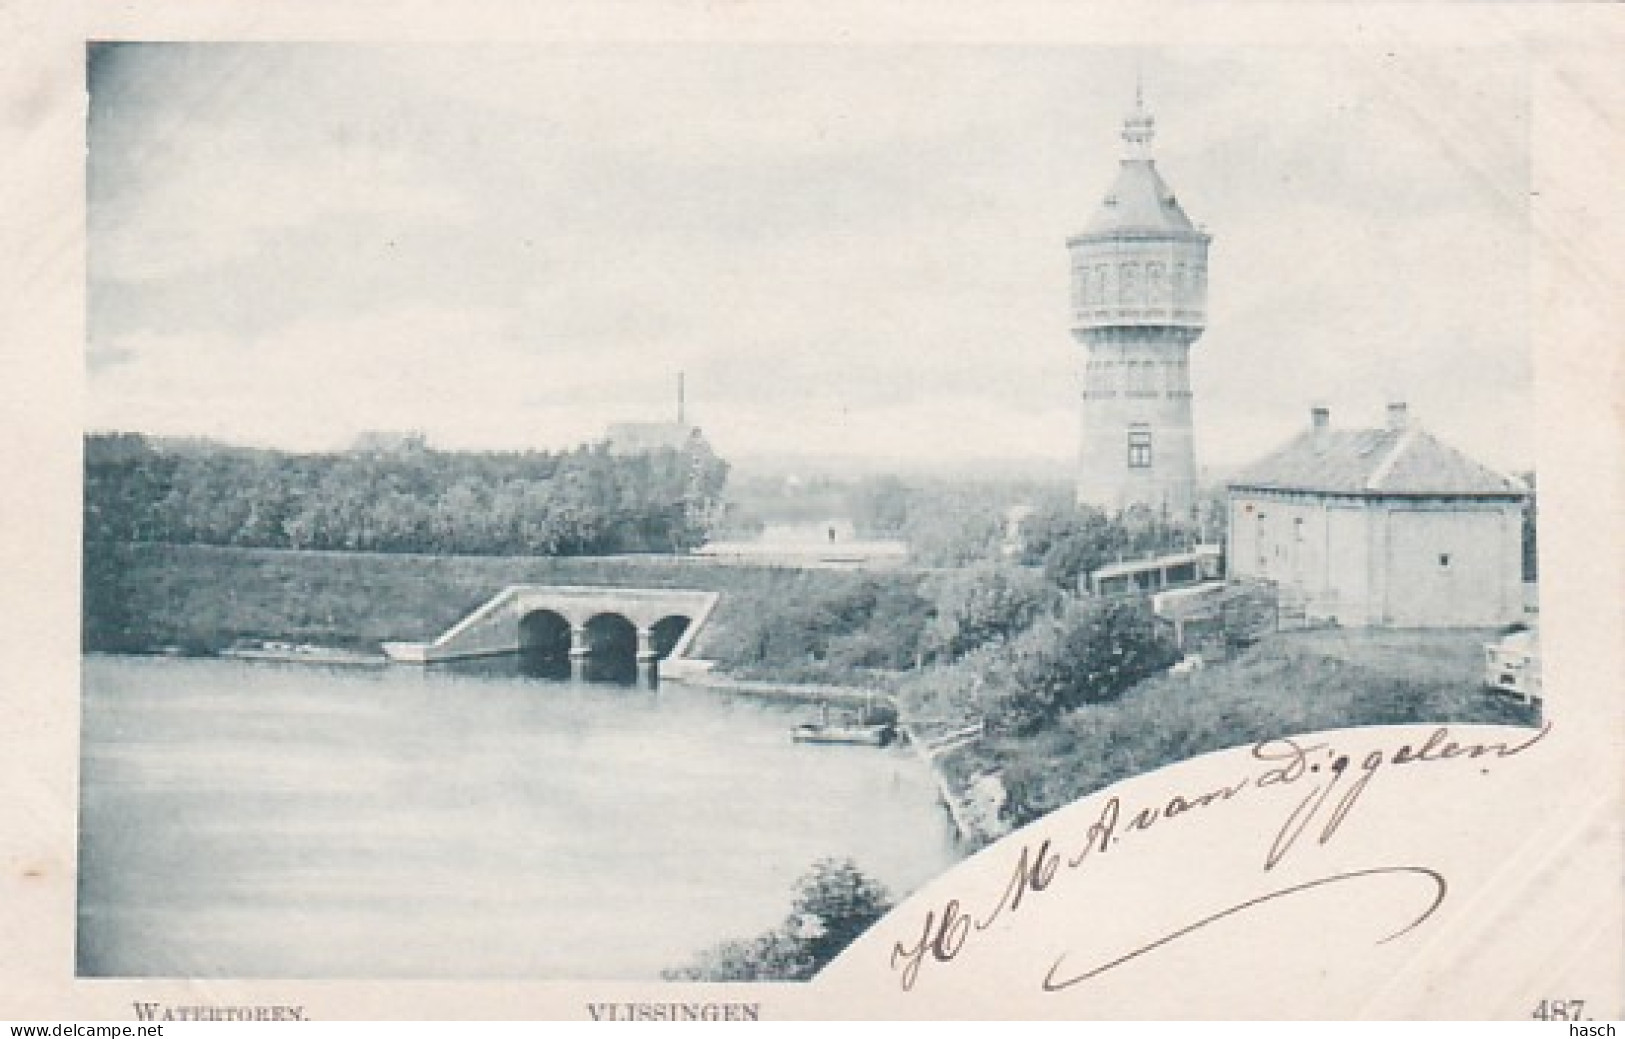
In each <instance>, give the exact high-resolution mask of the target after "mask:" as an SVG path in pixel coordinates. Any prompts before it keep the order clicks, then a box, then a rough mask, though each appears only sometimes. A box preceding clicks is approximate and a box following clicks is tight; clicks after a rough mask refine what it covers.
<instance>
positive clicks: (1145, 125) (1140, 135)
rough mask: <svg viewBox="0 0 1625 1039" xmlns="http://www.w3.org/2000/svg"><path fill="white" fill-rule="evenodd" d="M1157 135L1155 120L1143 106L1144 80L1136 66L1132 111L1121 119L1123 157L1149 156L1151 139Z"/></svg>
mask: <svg viewBox="0 0 1625 1039" xmlns="http://www.w3.org/2000/svg"><path fill="white" fill-rule="evenodd" d="M1156 135H1157V121H1156V120H1155V119H1154V118H1152V116H1151V113H1150V112H1148V111H1146V108H1145V82H1144V76H1142V75H1141V73H1140V70H1139V68H1138V66H1136V67H1135V69H1134V111H1132V112H1130V113H1129V114H1128V118H1127V119H1124V120H1123V143H1124V144H1126V145H1128V148H1127V150H1126V154H1125V155H1124V158H1128V159H1149V158H1151V141H1152V139H1153V138H1154V137H1156Z"/></svg>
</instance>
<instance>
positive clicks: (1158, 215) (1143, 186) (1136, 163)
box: [1083, 159, 1201, 238]
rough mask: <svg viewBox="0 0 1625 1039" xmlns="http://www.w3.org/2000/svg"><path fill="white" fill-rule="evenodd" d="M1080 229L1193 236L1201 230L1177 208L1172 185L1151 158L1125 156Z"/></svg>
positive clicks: (1087, 232) (1093, 232) (1095, 232)
mask: <svg viewBox="0 0 1625 1039" xmlns="http://www.w3.org/2000/svg"><path fill="white" fill-rule="evenodd" d="M1083 233H1084V234H1085V235H1089V236H1091V237H1093V236H1096V235H1099V236H1102V237H1105V236H1112V237H1117V236H1122V237H1156V238H1160V237H1163V236H1165V235H1166V236H1173V237H1178V238H1187V237H1196V236H1199V235H1201V232H1200V231H1198V230H1197V229H1196V225H1195V224H1193V223H1191V218H1190V217H1188V216H1186V215H1185V211H1184V210H1183V209H1181V208H1180V206H1179V200H1178V199H1177V198H1175V197H1174V192H1173V189H1172V188H1170V187H1169V186H1168V182H1167V181H1165V180H1163V179H1162V177H1161V175H1160V174H1158V173H1157V167H1156V165H1155V164H1154V163H1152V161H1151V160H1150V159H1124V160H1123V165H1122V168H1121V169H1119V170H1118V172H1117V179H1116V180H1115V181H1113V182H1112V186H1111V190H1110V191H1108V192H1107V193H1106V197H1105V198H1104V199H1102V200H1101V203H1100V208H1098V209H1096V210H1095V215H1094V217H1093V218H1091V219H1090V221H1089V223H1088V224H1087V225H1086V226H1085V227H1084V229H1083Z"/></svg>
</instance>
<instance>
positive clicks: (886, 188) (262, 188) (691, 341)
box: [86, 44, 1534, 474]
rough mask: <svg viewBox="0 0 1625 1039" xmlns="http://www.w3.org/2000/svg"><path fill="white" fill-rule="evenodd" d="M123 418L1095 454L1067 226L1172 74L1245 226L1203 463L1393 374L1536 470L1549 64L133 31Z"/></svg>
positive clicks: (1492, 57) (731, 444) (868, 452)
mask: <svg viewBox="0 0 1625 1039" xmlns="http://www.w3.org/2000/svg"><path fill="white" fill-rule="evenodd" d="M90 68H91V71H90V95H91V96H90V121H89V159H88V163H89V165H88V219H89V225H88V226H89V233H88V247H89V258H88V262H89V283H88V306H89V311H88V315H87V317H88V330H89V342H88V353H87V370H88V394H87V397H88V414H87V416H86V422H87V425H88V427H89V428H91V429H97V430H106V429H124V430H139V431H143V432H148V433H155V434H171V435H202V436H211V437H217V438H220V439H225V440H229V441H234V442H239V443H251V444H262V445H272V446H279V447H285V448H291V449H299V450H313V449H326V448H334V447H341V446H344V445H346V444H348V443H349V442H350V441H352V440H353V439H354V438H355V437H356V436H357V435H358V434H360V433H363V432H368V431H380V430H386V431H387V430H401V431H404V430H414V431H421V432H423V433H425V434H426V435H427V436H428V438H429V440H430V442H431V443H433V444H435V445H437V446H441V447H447V448H504V449H506V448H556V447H562V446H568V445H573V444H575V443H578V442H581V441H583V440H588V439H593V438H595V437H597V436H599V435H601V434H602V432H603V431H604V429H605V427H606V426H607V425H608V424H609V423H611V422H617V421H627V420H640V419H644V420H647V419H665V418H670V417H672V415H673V413H674V410H675V403H674V402H675V396H676V392H675V386H676V378H677V373H678V372H679V371H682V372H684V373H686V384H687V398H688V403H689V409H688V410H689V417H690V418H692V419H693V420H694V421H696V422H698V423H699V424H700V425H701V426H702V427H703V428H704V429H705V431H706V433H707V435H708V436H709V437H710V439H711V440H712V442H713V443H714V444H715V445H716V446H717V448H718V450H719V451H720V452H721V453H722V454H723V455H724V456H725V457H737V458H746V457H750V456H760V455H833V456H851V457H859V458H865V459H869V460H872V461H875V462H877V463H878V462H889V461H898V462H903V463H922V462H933V463H943V462H952V461H954V460H963V461H965V462H966V463H967V464H969V463H981V464H986V463H988V462H989V461H997V460H1002V459H1008V460H1021V461H1038V462H1055V463H1057V464H1064V463H1066V462H1067V461H1069V460H1070V459H1072V458H1074V457H1075V456H1076V453H1077V437H1078V429H1079V415H1078V403H1077V395H1078V391H1079V383H1078V367H1079V360H1080V348H1079V347H1078V346H1077V345H1076V344H1075V343H1074V342H1073V341H1072V338H1071V336H1070V334H1069V331H1068V328H1069V314H1068V304H1069V291H1068V285H1067V277H1068V263H1067V255H1066V249H1065V240H1066V237H1067V236H1068V235H1069V234H1071V233H1074V232H1076V231H1077V230H1079V229H1080V228H1081V227H1082V226H1083V224H1084V223H1085V222H1086V220H1087V219H1088V217H1089V216H1090V214H1091V213H1092V212H1093V211H1094V208H1095V207H1096V205H1097V204H1098V203H1099V200H1100V198H1101V197H1102V195H1103V194H1104V193H1105V191H1106V189H1107V186H1108V185H1109V183H1110V182H1111V180H1112V177H1113V174H1114V172H1115V170H1116V164H1117V162H1118V160H1119V157H1120V154H1121V142H1120V140H1119V138H1118V132H1119V129H1120V124H1121V120H1122V118H1123V116H1124V115H1125V114H1126V112H1127V111H1128V109H1129V107H1130V105H1131V104H1132V100H1133V94H1134V84H1135V81H1136V77H1137V76H1138V77H1139V78H1140V80H1141V81H1142V82H1143V84H1144V90H1145V97H1146V101H1147V105H1148V107H1149V108H1150V109H1151V110H1152V111H1153V112H1154V113H1155V116H1156V119H1157V131H1158V133H1157V140H1156V144H1155V153H1156V156H1157V163H1158V169H1159V171H1160V172H1161V173H1162V174H1163V176H1164V177H1165V178H1166V179H1167V180H1168V182H1169V183H1170V184H1171V185H1172V187H1173V188H1174V190H1175V191H1176V192H1177V194H1178V196H1179V198H1180V201H1181V204H1182V206H1183V207H1184V209H1185V210H1186V212H1187V213H1189V214H1190V215H1191V217H1192V219H1193V220H1196V221H1197V222H1198V223H1200V224H1202V225H1203V226H1205V228H1206V229H1207V231H1208V232H1209V233H1210V234H1212V236H1213V244H1212V247H1211V251H1210V261H1209V311H1208V327H1207V331H1206V332H1205V334H1204V335H1203V337H1202V338H1201V339H1200V340H1198V341H1197V343H1196V345H1195V347H1194V348H1193V351H1192V383H1193V386H1192V388H1193V390H1194V393H1195V398H1194V402H1195V403H1194V407H1195V421H1196V437H1197V452H1198V458H1199V462H1200V464H1201V465H1202V467H1203V468H1204V470H1206V471H1207V472H1208V473H1210V474H1222V473H1223V472H1224V471H1225V470H1227V469H1232V468H1234V467H1236V466H1238V465H1241V464H1245V463H1247V462H1249V461H1251V460H1252V459H1254V458H1256V457H1258V456H1259V455H1261V454H1263V453H1265V452H1266V451H1268V450H1270V449H1271V448H1273V447H1275V446H1277V445H1278V444H1279V443H1281V442H1282V441H1283V440H1285V439H1286V438H1287V437H1289V436H1291V435H1293V434H1294V433H1295V432H1296V431H1297V430H1298V429H1300V428H1301V427H1302V426H1304V425H1305V424H1306V423H1307V418H1308V410H1309V407H1310V406H1311V404H1313V403H1324V404H1326V405H1328V406H1329V407H1330V408H1331V411H1332V420H1333V422H1334V424H1337V425H1349V426H1360V425H1375V424H1379V423H1380V422H1381V420H1382V418H1381V413H1382V408H1383V405H1384V404H1385V403H1386V402H1387V401H1388V400H1391V399H1392V400H1405V401H1407V402H1408V403H1409V405H1410V410H1411V413H1412V415H1413V416H1415V418H1416V420H1417V421H1418V422H1419V423H1420V424H1422V425H1424V426H1426V427H1427V428H1429V429H1431V430H1433V431H1434V432H1436V433H1437V434H1438V435H1440V436H1441V437H1442V438H1444V439H1445V440H1447V441H1448V442H1451V443H1453V444H1455V445H1457V446H1458V447H1460V448H1462V449H1463V450H1466V451H1467V452H1468V453H1470V454H1472V455H1474V456H1476V457H1478V458H1480V459H1481V460H1482V461H1485V462H1487V463H1489V464H1491V465H1495V466H1498V467H1501V468H1504V469H1521V468H1525V467H1528V466H1530V465H1532V464H1533V458H1534V449H1533V445H1532V432H1533V426H1534V421H1533V420H1534V416H1533V403H1532V402H1533V392H1532V389H1533V388H1532V384H1531V381H1532V368H1533V366H1532V363H1531V353H1530V317H1529V309H1530V300H1529V287H1528V262H1529V257H1528V248H1529V223H1528V202H1529V199H1528V191H1529V161H1528V154H1527V153H1528V140H1529V124H1528V96H1527V82H1526V70H1525V68H1524V67H1523V66H1522V65H1521V64H1520V63H1519V62H1518V60H1517V59H1516V58H1515V56H1513V55H1511V54H1510V53H1507V54H1503V53H1501V52H1499V51H1495V50H1493V49H1478V50H1467V49H1463V50H1459V51H1457V50H1449V49H1432V50H1429V51H1425V52H1423V51H1418V52H1414V53H1409V52H1390V51H1389V50H1369V51H1359V50H1353V49H1339V48H1332V47H1327V48H1322V49H1313V50H1310V49H1304V48H1301V47H1300V48H1291V49H1286V48H1281V49H1270V48H1263V47H1252V48H1245V49H1241V48H1231V49H1222V50H1221V49H1214V50H1198V49H1180V50H1151V49H1141V50H1136V49H1112V48H1094V47H1052V48H1039V47H950V46H907V47H904V46H861V47H860V46H849V47H838V46H787V45H771V46H767V45H710V44H686V45H670V46H654V45H624V46H594V47H585V46H574V45H552V46H514V47H491V46H484V45H481V46H466V45H439V46H436V45H406V46H390V47H384V46H376V45H367V46H362V45H349V44H326V45H320V44H298V45H294V44H253V45H230V44H120V45H114V46H101V47H98V48H97V49H96V50H95V51H94V52H93V54H92V57H91V66H90Z"/></svg>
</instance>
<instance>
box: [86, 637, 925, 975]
mask: <svg viewBox="0 0 1625 1039" xmlns="http://www.w3.org/2000/svg"><path fill="white" fill-rule="evenodd" d="M84 669H85V670H84V723H83V725H84V742H83V778H82V790H83V793H82V799H83V803H82V812H81V852H80V860H81V861H80V902H79V906H80V909H79V912H80V933H79V961H80V962H79V972H80V973H81V974H82V975H98V976H189V977H209V976H218V977H288V978H325V977H334V978H339V977H355V978H366V977H462V978H497V977H526V978H538V979H548V978H653V977H656V976H657V975H658V973H659V971H660V970H661V968H663V967H670V966H676V965H679V964H682V963H685V962H687V961H689V960H690V958H691V957H692V955H693V954H694V953H695V952H696V951H698V950H700V949H702V948H705V947H707V946H709V945H712V944H715V943H717V942H720V941H724V940H730V939H741V938H747V937H751V936H754V935H755V934H756V933H757V932H759V931H761V930H764V929H766V928H768V927H771V926H773V925H775V924H776V923H778V922H779V921H780V920H781V919H782V918H783V917H784V915H785V914H786V912H787V911H788V909H789V903H790V897H791V895H790V890H791V886H792V884H793V882H794V881H795V879H796V878H797V877H798V876H799V875H800V874H801V873H803V872H804V871H805V870H806V869H807V868H808V866H810V865H811V864H812V862H813V861H814V860H816V859H818V858H820V857H822V856H829V855H835V856H849V857H851V858H853V859H855V860H856V861H857V862H858V864H859V866H860V867H861V868H862V869H864V870H865V871H866V872H867V873H869V874H870V875H871V876H874V877H877V878H878V879H880V880H882V881H883V882H884V883H886V884H887V885H888V886H889V887H890V888H891V889H892V891H893V893H894V895H900V894H902V893H904V892H906V891H908V890H910V889H912V888H914V887H916V886H918V885H919V884H920V883H921V882H923V881H924V880H926V879H928V878H929V877H931V876H934V875H935V874H937V873H939V872H941V871H942V870H943V869H945V868H947V866H948V865H950V864H951V863H952V861H953V860H954V857H955V856H954V851H953V848H952V844H951V843H950V841H949V837H948V833H947V829H946V826H945V823H944V820H943V814H942V811H941V809H940V808H939V807H938V806H937V804H936V803H935V789H934V786H933V785H932V782H931V779H930V777H929V776H928V775H927V774H925V772H924V770H923V769H922V768H921V766H920V765H919V764H918V763H917V762H916V761H915V760H914V758H913V757H912V756H911V755H910V754H909V753H908V752H907V751H903V750H897V749H889V750H875V749H873V748H862V747H827V746H826V747H812V746H804V745H797V744H793V743H791V742H790V738H789V728H790V726H791V725H793V724H794V723H795V722H797V721H800V720H804V719H805V718H806V717H808V715H809V714H810V709H809V708H805V707H800V708H798V707H792V706H787V705H786V706H781V705H774V704H765V703H762V702H759V701H755V700H750V699H746V698H731V697H728V696H725V695H722V694H719V693H716V692H712V691H709V690H701V689H695V688H690V687H685V686H682V685H680V684H677V683H672V682H667V683H665V684H664V685H662V687H661V688H660V689H659V691H657V692H656V691H649V690H640V689H634V688H623V687H616V686H604V685H584V684H570V683H560V682H549V681H542V680H539V679H534V678H525V677H522V676H520V675H518V674H517V669H516V668H515V667H514V665H512V664H511V663H509V664H506V665H505V666H503V667H500V668H496V669H493V668H485V669H483V671H476V672H475V673H467V672H448V671H442V670H436V669H429V670H424V669H411V668H388V669H385V668H377V669H372V668H338V667H315V666H310V665H284V664H270V663H258V662H244V661H230V660H178V659H163V658H136V657H102V656H92V657H87V658H85V660H84Z"/></svg>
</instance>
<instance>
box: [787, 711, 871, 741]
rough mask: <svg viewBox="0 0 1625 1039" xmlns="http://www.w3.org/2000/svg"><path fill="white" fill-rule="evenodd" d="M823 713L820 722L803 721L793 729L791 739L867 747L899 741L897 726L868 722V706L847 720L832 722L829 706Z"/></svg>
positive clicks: (850, 713) (869, 716)
mask: <svg viewBox="0 0 1625 1039" xmlns="http://www.w3.org/2000/svg"><path fill="white" fill-rule="evenodd" d="M822 714H823V716H822V718H821V719H820V720H819V721H816V722H802V723H801V724H800V725H797V726H796V727H795V728H794V729H791V730H790V738H791V739H792V740H794V741H795V742H797V743H854V744H858V745H860V746H865V747H884V746H886V745H887V744H889V743H891V741H892V740H894V739H896V738H897V727H896V723H895V722H892V721H871V720H869V719H870V718H871V717H872V713H871V711H870V708H869V706H868V705H865V707H864V710H863V713H862V714H858V713H855V712H848V714H847V718H846V720H845V721H839V722H832V721H830V720H829V704H827V703H826V704H824V705H823V712H822Z"/></svg>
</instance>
